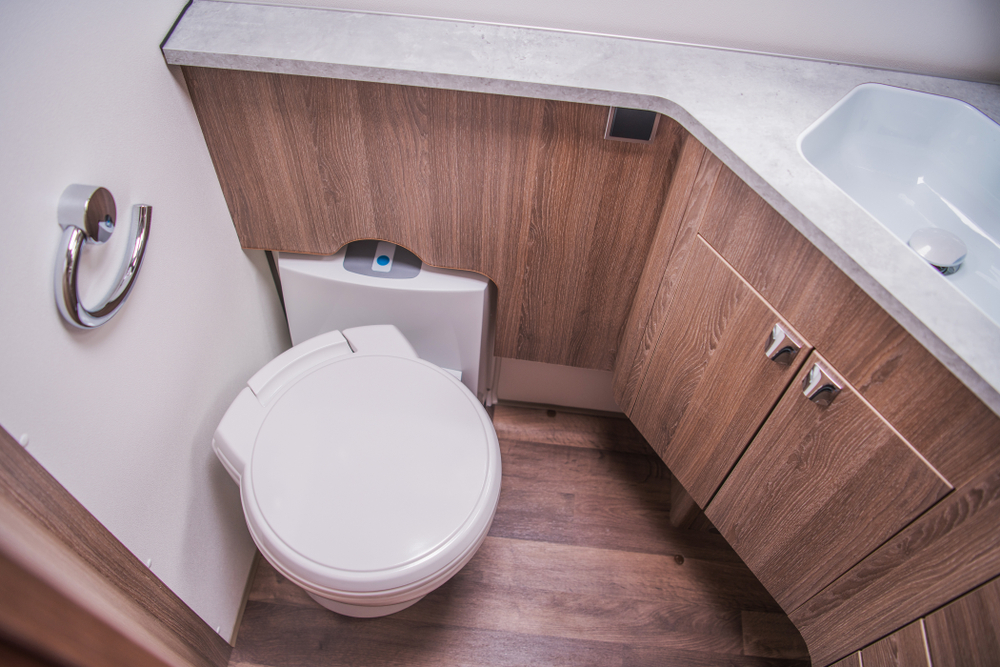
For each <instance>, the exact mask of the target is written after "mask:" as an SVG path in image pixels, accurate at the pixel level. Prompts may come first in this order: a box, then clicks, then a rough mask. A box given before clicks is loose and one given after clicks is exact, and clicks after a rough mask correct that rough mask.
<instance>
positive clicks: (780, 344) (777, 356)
mask: <svg viewBox="0 0 1000 667" xmlns="http://www.w3.org/2000/svg"><path fill="white" fill-rule="evenodd" d="M800 349H802V345H801V344H800V343H799V342H798V341H797V340H795V339H794V338H792V337H791V336H789V335H788V332H787V331H785V328H784V327H783V326H781V324H780V323H776V324H775V325H774V328H773V329H771V335H770V336H768V337H767V344H766V345H764V354H766V355H767V358H768V359H770V360H771V361H773V362H775V363H777V364H781V365H782V366H791V365H792V361H793V360H794V359H795V356H796V355H797V354H798V353H799V350H800Z"/></svg>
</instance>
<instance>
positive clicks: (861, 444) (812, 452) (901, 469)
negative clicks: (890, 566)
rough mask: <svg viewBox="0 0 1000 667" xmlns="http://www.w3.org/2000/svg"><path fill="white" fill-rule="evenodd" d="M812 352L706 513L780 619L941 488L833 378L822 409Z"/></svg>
mask: <svg viewBox="0 0 1000 667" xmlns="http://www.w3.org/2000/svg"><path fill="white" fill-rule="evenodd" d="M816 363H819V364H821V365H822V366H824V367H826V368H827V369H828V370H829V364H828V363H827V362H825V360H823V359H821V358H820V357H819V355H818V354H817V353H815V352H814V353H812V354H811V355H810V357H809V359H808V360H807V361H806V363H805V365H804V366H803V368H802V370H801V371H800V373H799V375H798V377H796V378H795V381H794V382H792V386H791V387H790V388H789V390H788V391H787V392H786V393H785V395H784V396H783V397H782V399H781V402H780V403H779V404H778V406H777V407H776V408H775V410H774V412H773V413H772V414H771V415H770V417H769V418H768V419H767V421H766V422H765V423H764V425H763V426H762V427H761V429H760V432H759V433H758V434H757V436H756V437H755V438H754V440H753V442H752V443H751V444H750V446H749V447H748V448H747V451H746V453H745V454H744V455H743V457H742V458H741V459H740V462H739V464H738V465H737V466H736V468H735V469H734V470H733V472H732V473H731V474H730V475H729V477H728V478H727V479H726V482H725V484H723V486H722V488H721V489H720V490H719V492H718V494H717V495H716V496H715V498H714V499H713V500H712V502H711V504H710V505H709V506H708V508H707V509H706V514H707V515H708V518H709V519H710V520H711V521H712V523H713V524H714V525H715V527H716V528H718V529H719V532H720V533H722V535H723V536H724V537H725V538H726V540H727V541H728V542H729V543H730V544H731V545H732V546H733V548H734V549H735V550H736V552H737V553H738V554H739V555H740V558H742V559H743V560H744V561H745V562H746V563H747V565H749V566H750V569H751V570H753V572H754V574H756V575H757V578H759V579H760V580H761V582H762V583H763V584H764V586H765V587H767V589H768V591H769V592H770V593H771V594H772V595H773V596H774V597H775V599H776V600H777V601H778V603H779V604H780V605H781V606H782V608H783V609H784V610H785V611H786V612H790V611H793V610H795V609H796V608H798V607H799V606H800V605H801V604H802V603H803V602H805V601H806V600H808V599H809V598H810V597H812V596H813V595H814V594H816V593H817V592H818V591H819V590H820V589H822V588H823V587H824V586H826V585H827V584H829V583H830V582H832V581H833V580H834V579H836V578H837V577H839V576H840V575H841V574H843V573H844V572H846V571H847V570H849V569H850V568H851V567H852V566H853V565H854V564H855V563H857V562H858V561H860V560H861V559H862V558H864V557H865V556H866V555H868V553H870V552H871V551H873V550H874V549H875V548H877V547H878V546H879V545H881V544H882V543H883V542H885V541H886V540H887V539H888V538H889V537H891V536H892V535H893V534H895V533H896V532H897V531H898V530H899V529H900V528H902V527H904V526H905V525H906V524H908V523H909V522H910V521H912V520H913V519H914V518H916V517H917V516H918V515H919V514H921V513H922V512H923V511H924V510H926V509H927V508H928V507H930V506H931V505H933V504H934V503H935V502H936V501H937V500H938V499H940V498H941V497H942V496H944V495H945V494H946V493H947V492H948V491H949V490H950V488H951V487H950V486H949V485H948V484H947V483H946V482H945V481H944V480H942V479H941V478H940V476H938V474H937V473H936V472H935V471H934V470H933V469H932V468H930V467H929V466H928V465H927V464H926V463H925V462H924V460H923V459H922V458H921V457H920V456H919V454H917V453H916V452H915V451H913V449H912V448H911V447H910V446H909V445H908V444H907V443H906V442H905V441H904V440H902V439H901V438H900V437H899V436H898V435H897V434H896V433H895V432H894V430H893V429H892V428H891V427H890V426H889V425H888V424H887V423H886V422H885V421H884V420H883V419H882V418H881V416H880V415H879V414H878V413H876V412H875V411H873V410H872V409H871V408H870V407H869V406H868V405H867V404H866V403H865V402H864V400H863V399H862V398H861V397H860V396H859V395H857V394H856V393H855V392H854V390H853V389H852V388H851V386H850V385H849V384H847V383H846V381H844V380H843V379H841V378H835V379H839V381H840V383H841V384H842V386H843V389H842V391H841V392H840V394H839V395H838V396H836V398H834V400H833V402H832V403H831V404H830V405H829V406H826V407H823V406H820V405H817V404H816V403H814V402H812V401H810V400H809V399H808V398H806V396H805V395H804V394H803V392H802V389H801V387H802V383H803V381H804V380H805V378H806V376H807V375H808V373H809V372H810V370H811V369H812V367H813V365H814V364H816Z"/></svg>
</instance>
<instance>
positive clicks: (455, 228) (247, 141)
mask: <svg viewBox="0 0 1000 667" xmlns="http://www.w3.org/2000/svg"><path fill="white" fill-rule="evenodd" d="M184 74H185V77H186V79H187V83H188V89H189V91H190V93H191V98H192V101H193V102H194V105H195V109H196V111H197V113H198V118H199V121H200V122H201V125H202V130H203V132H204V135H205V139H206V142H207V144H208V147H209V152H210V153H211V155H212V159H213V162H214V163H215V167H216V172H217V173H218V175H219V181H220V182H221V184H222V189H223V192H224V193H225V196H226V201H227V202H228V204H229V209H230V212H231V214H232V216H233V222H234V224H235V225H236V230H237V234H238V235H239V238H240V242H241V243H242V244H243V246H244V247H247V248H265V249H269V250H283V251H290V252H306V253H315V254H332V253H334V252H336V251H337V250H338V249H339V248H340V247H341V246H342V245H344V244H345V243H348V242H350V241H353V240H357V239H361V238H378V239H384V240H389V241H393V242H395V243H398V244H400V245H402V246H405V247H406V248H409V249H410V250H412V251H413V252H414V253H416V254H417V255H418V256H419V257H420V258H421V259H422V260H423V261H425V262H427V263H428V264H432V265H434V266H441V267H448V268H457V269H466V270H472V271H478V272H479V273H483V274H485V275H487V276H489V277H490V278H492V279H493V281H494V282H495V283H496V284H497V287H498V311H497V338H496V353H497V354H498V355H500V356H506V357H514V358H518V359H526V360H530V361H542V362H548V363H557V364H564V365H570V366H579V367H585V368H598V369H604V370H610V369H611V368H612V367H613V364H614V360H615V357H616V354H617V346H618V342H619V339H620V338H621V335H622V331H623V329H624V327H625V320H626V316H627V315H628V312H629V307H630V305H631V303H632V298H633V295H634V293H635V290H636V286H637V285H638V283H639V279H640V275H641V273H642V271H643V267H644V266H645V263H646V258H647V255H648V254H649V249H650V246H651V245H652V243H653V240H654V235H655V234H656V230H657V227H658V225H659V224H660V220H661V212H662V211H663V208H664V204H665V203H666V201H667V197H668V191H669V187H670V183H671V179H672V176H673V173H674V167H675V164H676V163H677V161H678V159H679V155H680V152H681V147H682V144H683V143H684V141H683V140H684V137H685V136H686V132H684V131H683V130H682V129H681V128H680V126H679V125H677V123H675V122H673V121H671V120H670V119H667V118H661V121H660V124H659V129H658V131H657V135H656V138H655V140H654V141H653V142H652V143H651V144H648V145H647V144H637V143H627V142H620V141H608V140H605V139H604V138H603V133H604V127H605V122H606V118H607V108H606V107H598V106H591V105H583V104H574V103H570V102H555V101H549V100H539V99H528V98H518V97H508V96H501V95H485V94H479V93H468V92H458V91H449V90H440V89H429V88H415V87H408V86H393V85H386V84H374V83H365V82H358V81H339V80H335V79H322V78H312V77H299V76H288V75H277V74H266V73H257V72H239V71H230V70H213V69H203V68H190V67H189V68H184ZM676 218H677V216H674V217H670V216H667V220H668V224H674V225H675V224H678V223H679V221H678V220H677V219H676ZM661 233H664V234H666V235H667V236H668V237H670V236H672V235H673V233H672V232H671V231H670V230H662V229H661Z"/></svg>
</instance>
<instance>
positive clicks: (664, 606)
mask: <svg viewBox="0 0 1000 667" xmlns="http://www.w3.org/2000/svg"><path fill="white" fill-rule="evenodd" d="M494 422H495V425H496V429H497V434H498V435H499V436H500V444H501V451H502V453H503V483H502V488H501V492H500V506H499V508H498V509H497V513H496V517H495V519H494V521H493V527H492V529H491V530H490V534H489V537H487V539H486V541H485V542H484V543H483V546H482V547H481V548H480V550H479V552H478V553H477V554H476V556H475V557H474V558H473V559H472V561H470V562H469V564H468V565H467V566H466V567H465V568H464V569H463V570H462V571H461V572H459V573H458V574H457V575H456V576H455V577H454V578H453V579H452V580H451V581H449V582H448V583H447V584H445V585H444V586H442V587H441V588H439V589H438V590H436V591H434V592H433V593H431V594H429V595H428V596H427V597H426V598H424V599H423V600H422V601H420V602H419V603H417V604H416V605H414V606H413V607H410V608H409V609H406V610H404V611H402V612H399V613H397V614H394V615H392V616H387V617H384V618H380V619H352V618H347V617H344V616H339V615H337V614H334V613H332V612H329V611H326V610H325V609H323V608H321V607H320V606H319V605H317V604H316V603H314V602H313V601H312V600H310V599H309V598H308V597H307V596H306V595H305V593H303V592H302V591H301V590H300V589H299V588H297V587H296V586H295V585H293V584H291V583H289V582H288V581H287V580H285V579H284V577H282V576H281V575H280V574H278V573H277V572H275V570H274V569H273V568H272V567H271V566H270V565H268V564H267V562H266V561H264V560H263V559H261V562H260V566H259V568H258V570H257V574H256V578H255V580H254V582H253V585H252V590H251V592H250V599H249V602H248V603H247V607H246V612H245V614H244V616H243V622H242V625H241V626H240V630H239V636H238V638H237V642H236V649H235V650H234V651H233V655H232V659H231V661H230V665H241V666H250V665H262V666H263V665H267V666H274V667H279V666H280V667H298V666H311V665H324V666H327V665H437V666H447V665H490V666H502V665H572V666H574V667H575V666H578V665H595V666H598V665H599V666H601V667H615V666H622V667H625V666H633V665H667V666H677V667H686V666H698V667H717V666H720V665H733V666H748V667H749V666H758V665H773V666H779V665H780V666H791V665H808V664H809V662H808V659H807V654H806V650H805V645H804V644H803V642H802V639H801V637H800V636H799V634H798V632H797V631H796V630H795V628H794V627H793V626H792V625H791V624H790V623H789V621H788V619H787V617H786V616H785V615H784V614H783V613H781V612H780V610H779V608H778V606H777V604H776V603H775V602H774V601H773V600H772V599H771V597H770V596H769V595H768V594H767V592H766V591H765V590H764V588H763V587H762V586H761V585H760V583H758V582H757V580H756V579H755V578H754V576H753V575H752V574H751V573H750V571H749V570H748V569H747V568H746V566H745V565H743V563H742V562H740V560H739V558H738V557H737V556H736V554H735V553H734V552H733V550H732V549H731V548H730V547H729V545H727V544H726V542H725V541H724V540H723V539H722V538H721V537H720V536H719V535H718V534H715V533H710V532H694V531H686V530H678V529H674V528H671V527H670V523H669V521H668V517H669V512H670V481H669V473H668V472H667V469H666V468H665V467H664V465H663V463H662V462H661V461H660V460H659V458H658V457H657V456H656V454H654V453H653V451H652V450H651V449H650V448H649V446H648V445H647V444H646V443H645V441H643V439H642V437H641V436H640V435H639V434H638V433H637V432H636V431H635V429H634V427H632V425H631V424H630V423H629V422H628V421H626V420H625V419H615V418H605V417H594V416H589V415H578V414H571V413H565V412H558V413H556V412H554V411H551V410H549V411H546V410H535V409H526V408H514V407H507V406H497V408H496V413H495V416H494Z"/></svg>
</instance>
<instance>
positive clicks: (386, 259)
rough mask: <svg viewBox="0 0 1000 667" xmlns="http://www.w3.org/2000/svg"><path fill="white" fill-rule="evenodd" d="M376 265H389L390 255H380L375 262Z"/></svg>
mask: <svg viewBox="0 0 1000 667" xmlns="http://www.w3.org/2000/svg"><path fill="white" fill-rule="evenodd" d="M375 263H376V264H378V265H379V266H385V265H386V264H388V263H389V255H379V256H378V258H377V259H376V260H375Z"/></svg>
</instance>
